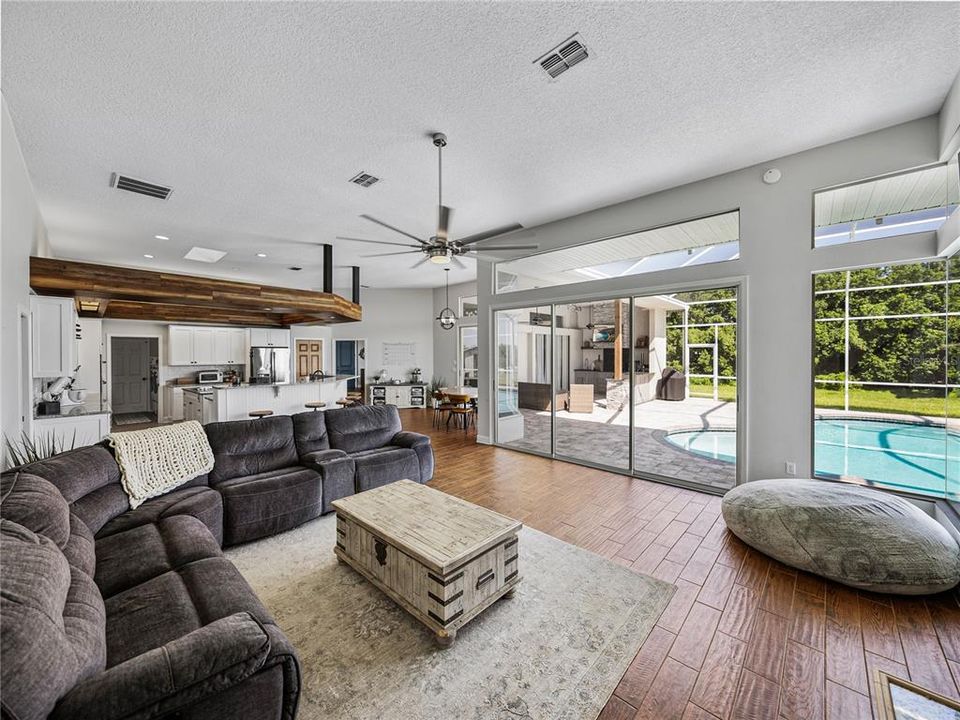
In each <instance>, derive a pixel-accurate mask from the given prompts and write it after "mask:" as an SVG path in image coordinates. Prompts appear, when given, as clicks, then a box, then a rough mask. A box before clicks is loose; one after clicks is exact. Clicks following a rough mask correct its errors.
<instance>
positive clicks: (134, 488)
mask: <svg viewBox="0 0 960 720" xmlns="http://www.w3.org/2000/svg"><path fill="white" fill-rule="evenodd" d="M107 440H108V441H109V442H110V445H111V446H112V447H113V450H114V455H115V456H116V458H117V463H118V464H119V465H120V473H121V483H122V484H123V489H124V490H125V491H126V493H127V495H129V496H130V507H131V508H135V507H138V506H139V505H142V504H143V501H144V500H147V499H149V498H152V497H156V496H157V495H163V494H164V493H166V492H169V491H170V490H173V489H174V488H175V487H177V486H179V485H183V483H185V482H187V481H188V480H192V479H193V478H195V477H197V476H198V475H203V474H205V473H208V472H210V470H212V469H213V450H212V449H211V448H210V443H209V442H208V441H207V434H206V433H205V432H204V431H203V426H202V425H201V424H200V423H198V422H197V421H196V420H191V421H189V422H182V423H176V424H175V425H163V426H161V427H155V428H150V429H148V430H133V431H131V432H120V433H110V434H109V435H108V436H107Z"/></svg>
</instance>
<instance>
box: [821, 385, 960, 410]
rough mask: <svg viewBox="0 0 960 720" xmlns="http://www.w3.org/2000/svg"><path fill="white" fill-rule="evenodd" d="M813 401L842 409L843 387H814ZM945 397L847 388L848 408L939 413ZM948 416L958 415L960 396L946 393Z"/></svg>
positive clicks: (941, 395) (823, 406) (826, 407)
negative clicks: (848, 392) (948, 401)
mask: <svg viewBox="0 0 960 720" xmlns="http://www.w3.org/2000/svg"><path fill="white" fill-rule="evenodd" d="M815 404H816V407H817V408H821V409H837V410H843V387H842V386H839V385H838V386H835V387H822V386H821V387H817V388H816V390H815ZM944 408H945V401H944V399H943V394H942V393H941V394H940V396H939V397H937V396H936V395H935V394H933V393H921V392H908V391H905V390H898V391H895V390H893V389H890V390H887V389H877V388H874V389H869V390H868V389H866V388H861V387H851V388H850V409H851V410H862V411H864V412H880V413H898V414H902V415H929V416H932V417H943V413H944ZM950 411H951V412H950V417H960V398H958V397H957V395H956V394H951V396H950Z"/></svg>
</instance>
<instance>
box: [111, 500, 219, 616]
mask: <svg viewBox="0 0 960 720" xmlns="http://www.w3.org/2000/svg"><path fill="white" fill-rule="evenodd" d="M96 553H97V572H96V575H95V576H94V579H95V580H96V581H97V586H98V587H99V588H100V592H101V593H102V594H103V596H104V597H105V598H109V597H112V596H113V595H116V594H117V593H120V592H123V591H124V590H128V589H129V588H132V587H133V586H134V585H139V584H140V583H143V582H146V581H147V580H151V579H153V578H155V577H157V576H158V575H162V574H164V573H166V572H170V571H171V570H179V569H180V568H182V567H183V566H184V565H187V564H188V563H191V562H196V561H197V560H204V559H206V558H211V557H220V555H221V552H220V545H219V543H218V542H217V540H216V539H215V538H214V537H213V535H212V534H211V533H210V530H209V529H208V528H207V526H206V525H205V524H204V523H203V522H201V521H200V520H198V519H197V518H195V517H192V516H190V515H175V516H173V517H169V518H161V519H160V520H159V521H158V522H157V523H155V524H154V523H149V524H146V525H140V526H139V527H135V528H132V529H130V530H125V531H123V532H118V533H114V534H113V535H108V536H106V537H101V538H99V539H98V540H97V543H96Z"/></svg>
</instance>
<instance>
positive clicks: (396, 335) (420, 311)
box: [290, 289, 436, 380]
mask: <svg viewBox="0 0 960 720" xmlns="http://www.w3.org/2000/svg"><path fill="white" fill-rule="evenodd" d="M340 294H342V295H344V296H345V297H349V291H347V292H343V291H341V293H340ZM360 305H361V307H362V308H363V319H362V320H361V321H360V322H358V323H341V324H337V325H326V326H323V325H321V326H317V325H294V326H292V327H291V328H290V337H291V339H292V340H296V339H298V338H310V337H318V338H323V339H324V343H323V345H324V347H323V358H324V359H323V369H324V371H325V372H327V373H332V372H333V370H334V364H333V342H332V341H333V340H336V339H338V338H339V339H341V340H354V339H357V340H361V339H362V340H366V341H367V342H366V355H367V358H366V360H367V378H371V377H373V376H374V375H376V374H377V373H379V372H380V370H382V369H383V368H384V365H383V344H384V343H387V342H412V343H416V346H417V363H418V366H419V367H420V370H421V372H422V374H423V377H424V378H425V379H429V378H430V376H431V375H432V373H433V362H434V359H433V356H434V343H433V318H434V316H435V315H436V313H434V312H433V291H432V290H430V289H422V290H421V289H415V290H376V289H368V290H363V291H362V293H361V295H360ZM413 367H414V366H413V365H409V366H403V367H400V366H396V367H388V368H386V369H387V374H388V375H390V376H394V377H398V378H400V379H402V380H407V379H408V377H409V373H410V370H411V369H412V368H413Z"/></svg>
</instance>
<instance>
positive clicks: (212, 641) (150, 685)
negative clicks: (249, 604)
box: [50, 612, 270, 720]
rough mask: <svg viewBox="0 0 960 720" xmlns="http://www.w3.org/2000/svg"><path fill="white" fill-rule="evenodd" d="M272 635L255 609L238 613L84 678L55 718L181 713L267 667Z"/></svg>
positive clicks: (112, 719)
mask: <svg viewBox="0 0 960 720" xmlns="http://www.w3.org/2000/svg"><path fill="white" fill-rule="evenodd" d="M269 653H270V638H269V636H268V635H267V632H266V630H265V629H264V627H263V626H262V625H261V624H260V623H259V622H257V620H255V619H254V618H253V616H252V615H250V613H245V612H243V613H236V614H234V615H230V616H228V617H225V618H222V619H221V620H217V621H216V622H212V623H210V624H209V625H205V626H204V627H202V628H198V629H197V630H194V631H193V632H191V633H188V634H187V635H184V636H183V637H180V638H177V639H176V640H172V641H170V642H168V643H167V644H166V645H163V646H161V647H158V648H154V649H153V650H150V651H148V652H145V653H143V654H142V655H138V656H136V657H133V658H130V659H129V660H127V661H126V662H122V663H120V664H119V665H114V666H113V667H112V668H110V669H108V670H106V671H104V672H102V673H100V674H99V675H95V676H93V677H92V678H90V679H88V680H86V681H84V682H82V683H80V684H79V685H77V686H76V687H75V688H74V689H73V690H71V691H70V692H69V693H67V694H66V695H65V696H64V697H63V699H62V700H61V701H60V702H59V703H58V704H57V706H56V708H55V709H54V712H53V714H52V715H51V716H50V717H51V718H53V719H54V720H60V719H65V718H72V719H73V720H84V719H86V718H90V720H93V719H97V720H121V719H122V720H145V719H146V718H153V717H159V716H161V715H164V716H165V715H167V714H169V713H173V712H176V711H178V710H180V709H182V708H185V707H187V706H189V705H191V704H192V703H196V702H197V701H199V700H201V699H203V698H205V697H207V696H210V695H214V694H216V693H218V692H221V691H223V690H226V689H227V688H229V687H231V686H233V685H236V684H237V683H240V682H242V681H243V680H245V679H246V678H248V677H249V676H250V675H253V674H254V673H255V672H257V670H259V669H260V668H261V667H263V665H264V662H265V661H266V659H267V656H268V655H269Z"/></svg>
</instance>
